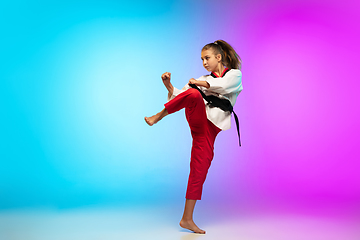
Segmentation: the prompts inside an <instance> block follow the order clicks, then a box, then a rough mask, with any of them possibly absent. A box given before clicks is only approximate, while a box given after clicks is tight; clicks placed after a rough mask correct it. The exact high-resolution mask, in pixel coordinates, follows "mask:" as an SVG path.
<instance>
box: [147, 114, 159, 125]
mask: <svg viewBox="0 0 360 240" xmlns="http://www.w3.org/2000/svg"><path fill="white" fill-rule="evenodd" d="M144 119H145V122H146V123H147V124H148V125H149V126H152V125H154V124H155V123H157V122H158V117H157V116H156V115H154V116H151V117H145V118H144Z"/></svg>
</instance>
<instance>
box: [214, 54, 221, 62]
mask: <svg viewBox="0 0 360 240" xmlns="http://www.w3.org/2000/svg"><path fill="white" fill-rule="evenodd" d="M215 58H216V60H217V61H218V62H221V54H220V53H219V54H217V55H216V56H215Z"/></svg>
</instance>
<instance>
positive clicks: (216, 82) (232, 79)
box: [206, 69, 243, 95]
mask: <svg viewBox="0 0 360 240" xmlns="http://www.w3.org/2000/svg"><path fill="white" fill-rule="evenodd" d="M241 77H242V73H241V71H240V70H238V69H233V70H232V71H229V72H228V73H227V74H225V76H224V77H219V78H212V77H209V78H208V79H206V81H207V83H209V85H210V87H209V88H208V89H207V90H209V91H212V92H216V93H219V94H221V95H224V94H229V93H233V92H241V91H242V90H243V86H242V82H241Z"/></svg>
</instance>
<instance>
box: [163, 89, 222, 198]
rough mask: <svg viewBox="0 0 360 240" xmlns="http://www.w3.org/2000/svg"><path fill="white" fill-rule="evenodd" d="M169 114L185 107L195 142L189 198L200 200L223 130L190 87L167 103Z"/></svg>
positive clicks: (197, 92) (188, 191) (201, 99)
mask: <svg viewBox="0 0 360 240" xmlns="http://www.w3.org/2000/svg"><path fill="white" fill-rule="evenodd" d="M165 108H166V110H167V111H168V113H169V114H171V113H173V112H176V111H179V110H180V109H182V108H185V114H186V119H187V121H188V123H189V126H190V130H191V135H192V138H193V144H192V149H191V161H190V174H189V181H188V187H187V192H186V198H187V199H194V200H200V199H201V194H202V187H203V184H204V182H205V179H206V175H207V172H208V169H209V167H210V164H211V161H212V159H213V156H214V151H213V150H214V141H215V138H216V135H217V134H218V133H219V132H220V131H221V130H220V129H219V128H217V127H216V126H215V125H214V124H213V123H211V122H210V121H209V120H208V119H207V117H206V110H205V104H204V100H203V98H202V96H201V94H200V93H199V91H197V90H196V89H193V88H191V89H188V90H187V91H185V92H182V93H181V94H179V95H178V96H176V97H175V98H174V99H172V100H171V101H169V102H168V103H166V104H165Z"/></svg>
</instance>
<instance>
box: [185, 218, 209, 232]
mask: <svg viewBox="0 0 360 240" xmlns="http://www.w3.org/2000/svg"><path fill="white" fill-rule="evenodd" d="M180 226H181V227H182V228H186V229H189V230H190V231H193V232H194V233H200V234H205V231H204V230H202V229H200V228H199V227H198V226H196V224H195V223H194V221H192V220H190V221H185V220H183V219H181V221H180Z"/></svg>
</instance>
